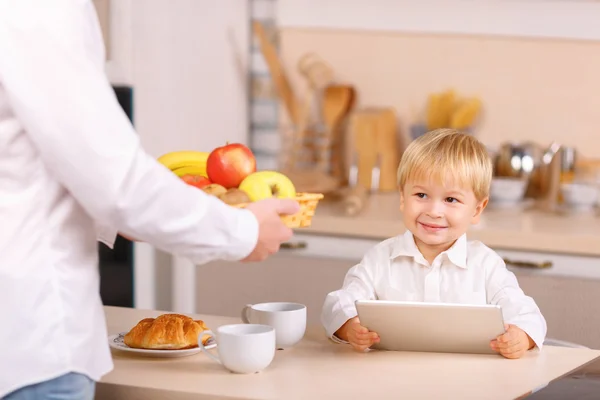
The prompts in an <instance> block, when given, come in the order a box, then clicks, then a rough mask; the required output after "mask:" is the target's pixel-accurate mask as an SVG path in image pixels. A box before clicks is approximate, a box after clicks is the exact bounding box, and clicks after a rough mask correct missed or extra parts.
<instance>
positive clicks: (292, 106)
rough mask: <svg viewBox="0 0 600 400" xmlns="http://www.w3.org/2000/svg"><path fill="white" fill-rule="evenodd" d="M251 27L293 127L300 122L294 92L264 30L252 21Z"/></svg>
mask: <svg viewBox="0 0 600 400" xmlns="http://www.w3.org/2000/svg"><path fill="white" fill-rule="evenodd" d="M252 26H253V30H254V34H255V35H256V36H257V37H258V41H259V43H260V49H261V52H262V54H263V57H264V58H265V61H266V63H267V65H268V67H269V72H270V74H271V79H272V81H273V83H274V84H275V88H276V91H277V94H278V95H279V97H280V98H281V101H282V102H283V105H284V108H285V110H286V112H287V115H288V117H289V119H290V121H291V122H292V124H293V125H296V126H297V125H298V123H299V122H300V115H299V111H300V110H299V106H298V103H297V100H296V97H295V95H294V91H293V90H292V87H291V85H290V83H289V80H288V78H287V75H286V73H285V70H284V68H283V66H282V65H281V62H280V61H279V57H278V55H277V50H276V49H275V46H274V45H273V44H272V43H271V42H270V41H269V38H268V37H267V33H266V32H265V28H264V26H263V25H262V24H261V23H260V22H258V21H254V23H253V25H252Z"/></svg>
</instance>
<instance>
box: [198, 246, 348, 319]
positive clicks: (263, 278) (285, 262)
mask: <svg viewBox="0 0 600 400" xmlns="http://www.w3.org/2000/svg"><path fill="white" fill-rule="evenodd" d="M351 266H352V263H351V262H350V261H347V260H336V259H331V258H324V257H300V256H297V255H293V254H289V253H286V251H285V250H283V251H282V252H281V253H280V254H277V255H275V256H273V257H271V258H270V259H268V260H266V261H263V262H261V263H256V264H240V263H228V262H213V263H209V264H207V265H204V266H199V267H198V269H197V273H196V283H197V285H196V291H197V297H196V299H197V303H196V311H197V312H199V313H206V314H217V315H227V316H234V317H237V316H239V315H240V311H241V309H242V307H243V306H244V305H246V304H255V303H260V302H269V301H290V302H298V303H302V304H305V305H306V306H307V312H308V323H309V324H313V325H316V324H319V323H320V322H319V318H320V314H321V307H322V306H323V301H324V300H325V296H326V295H327V293H329V292H331V291H333V290H336V289H339V288H340V287H341V285H342V282H343V280H344V276H345V274H346V272H347V271H348V269H349V268H350V267H351Z"/></svg>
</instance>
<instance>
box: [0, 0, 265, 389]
mask: <svg viewBox="0 0 600 400" xmlns="http://www.w3.org/2000/svg"><path fill="white" fill-rule="evenodd" d="M117 231H119V232H123V233H124V234H126V235H130V236H132V237H136V238H139V239H141V240H144V241H147V242H150V243H152V244H154V245H155V246H156V247H157V248H160V249H162V250H165V251H168V252H172V253H175V254H177V255H178V256H181V257H187V258H189V259H191V260H192V261H193V262H195V263H204V262H207V261H209V260H212V259H216V258H221V259H227V260H238V259H241V258H243V257H245V256H247V255H248V254H249V253H250V252H251V251H252V249H253V248H254V246H255V245H256V240H257V236H258V223H257V221H256V218H255V217H254V216H253V215H252V213H251V212H249V211H247V210H237V209H234V208H231V207H228V206H226V205H225V204H224V203H222V202H221V201H219V200H217V199H215V198H213V197H209V196H207V195H205V194H204V193H203V192H202V191H201V190H198V189H196V188H194V187H191V186H188V185H186V184H184V183H183V182H182V181H181V180H180V179H179V178H177V177H176V176H175V175H174V174H172V173H171V172H170V171H168V170H167V169H166V168H164V167H163V166H161V165H160V164H158V163H157V162H156V161H155V160H154V159H153V158H152V157H150V156H149V155H148V154H146V153H145V152H144V151H143V150H142V148H141V147H140V141H139V138H138V136H137V134H136V133H135V131H134V129H133V127H132V126H131V124H130V122H129V120H128V118H127V116H126V115H125V113H124V112H123V111H122V109H121V108H120V106H119V103H118V102H117V100H116V97H115V95H114V92H113V90H112V87H111V85H110V83H109V82H108V81H107V78H106V77H105V74H104V45H103V42H102V36H101V32H100V29H99V25H98V21H97V16H96V13H95V9H94V6H93V4H92V3H91V1H90V0H53V1H47V0H2V1H0V321H2V322H1V326H2V328H1V329H0V343H1V345H0V398H1V397H3V396H4V395H6V394H7V393H9V392H11V391H13V390H15V389H17V388H20V387H22V386H25V385H29V384H33V383H36V382H40V381H44V380H48V379H52V378H54V377H57V376H59V375H62V374H64V373H67V372H70V371H75V372H80V373H83V374H86V375H88V376H89V377H91V378H92V379H94V380H98V379H100V377H101V376H102V375H103V374H105V373H107V372H108V371H110V370H111V368H112V361H111V357H110V351H109V347H108V343H107V332H106V326H105V317H104V314H103V309H102V302H101V299H100V295H99V272H98V249H97V240H96V239H97V236H96V233H98V234H99V236H98V237H101V238H103V239H104V241H106V242H107V243H108V244H111V243H112V242H113V241H114V238H115V234H116V232H117Z"/></svg>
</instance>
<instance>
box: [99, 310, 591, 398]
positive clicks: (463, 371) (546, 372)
mask: <svg viewBox="0 0 600 400" xmlns="http://www.w3.org/2000/svg"><path fill="white" fill-rule="evenodd" d="M104 309H105V312H106V319H107V324H108V330H109V334H115V333H118V332H123V331H127V330H129V329H130V328H131V327H133V326H134V325H135V324H136V323H137V322H138V321H139V320H141V319H143V318H146V317H155V316H158V315H159V314H161V312H159V311H146V310H137V309H129V308H118V307H105V308H104ZM194 318H195V319H202V320H204V321H205V323H206V324H207V326H208V327H209V328H211V329H215V328H216V327H218V326H220V325H223V324H230V323H239V322H240V321H239V319H237V318H230V317H219V316H210V315H196V316H194ZM598 357H600V351H598V350H589V349H574V348H564V347H554V346H546V347H544V349H543V350H542V351H541V352H538V351H531V352H529V353H528V354H527V355H526V356H525V357H523V358H521V359H519V360H507V359H504V358H502V357H500V356H496V355H466V354H442V353H416V352H414V353H413V352H385V351H377V352H373V353H357V352H355V351H353V350H352V349H351V348H350V347H349V346H346V345H339V344H335V343H332V342H331V341H329V340H328V339H326V338H325V337H324V334H323V332H322V331H321V330H320V329H309V330H308V331H307V334H306V335H305V338H304V339H303V340H302V341H301V342H300V343H299V344H298V345H297V346H295V347H293V348H291V349H286V350H282V351H278V352H277V354H276V355H275V359H274V361H273V363H272V364H271V365H270V366H269V367H268V368H267V369H266V370H264V371H262V372H260V373H258V374H252V375H238V374H232V373H230V372H228V371H227V370H225V369H224V368H222V367H221V366H220V365H219V364H217V363H216V362H214V361H213V360H211V359H209V358H208V357H207V356H206V355H204V354H202V353H200V354H195V355H192V356H188V357H182V358H170V359H167V358H163V359H158V358H147V357H141V356H135V355H131V354H130V353H126V352H122V351H118V350H116V351H115V350H113V359H114V363H115V368H114V370H113V371H112V372H111V373H109V374H107V375H106V376H105V377H104V378H103V379H102V380H101V382H99V384H98V386H97V392H96V399H98V400H103V399H110V400H120V399H127V400H137V399H140V400H141V399H144V400H153V399H165V398H168V399H170V400H180V399H186V400H187V399H230V400H231V399H322V398H329V399H337V398H359V397H364V398H378V399H385V398H397V397H402V398H409V399H417V398H418V399H443V398H450V397H451V398H460V399H483V398H485V399H489V400H494V399H514V398H517V397H519V396H522V395H524V394H526V393H528V392H530V391H531V390H535V389H536V388H539V387H542V386H544V385H545V384H546V383H548V382H550V381H552V380H554V379H557V378H559V377H561V376H563V375H565V374H567V373H569V372H571V371H573V370H575V369H577V368H579V367H581V366H583V365H584V364H587V363H589V362H591V361H592V360H594V359H596V358H598Z"/></svg>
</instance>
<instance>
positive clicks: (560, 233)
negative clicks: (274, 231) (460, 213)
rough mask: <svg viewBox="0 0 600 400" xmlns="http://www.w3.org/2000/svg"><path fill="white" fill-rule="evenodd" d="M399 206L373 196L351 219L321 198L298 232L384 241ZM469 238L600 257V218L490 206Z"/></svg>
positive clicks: (392, 197)
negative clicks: (308, 224)
mask: <svg viewBox="0 0 600 400" xmlns="http://www.w3.org/2000/svg"><path fill="white" fill-rule="evenodd" d="M399 204H400V198H399V195H398V194H396V193H393V194H375V195H372V196H371V197H370V198H369V200H368V202H367V204H366V206H365V208H364V209H363V210H362V212H361V213H360V214H359V215H357V216H355V217H349V216H346V215H343V213H342V206H341V205H340V203H338V202H334V201H326V200H323V201H321V203H319V206H318V207H317V210H316V213H315V216H314V217H313V220H312V225H311V226H310V227H308V228H302V229H299V230H298V233H303V234H320V235H329V236H350V237H360V238H367V239H377V240H380V239H385V238H388V237H391V236H394V235H397V234H399V233H401V232H404V230H405V228H404V224H403V223H402V215H401V213H400V211H399ZM469 239H471V240H481V241H482V242H484V243H485V244H486V245H488V246H490V247H492V248H496V249H511V250H524V251H536V252H551V253H565V254H579V255H589V256H600V217H598V216H597V214H596V215H589V214H561V213H549V212H542V211H539V210H533V209H527V208H523V209H519V208H517V209H497V208H494V207H493V206H492V205H490V206H488V208H487V209H486V210H484V212H483V214H482V217H481V222H480V223H479V224H478V225H475V226H473V227H472V228H471V230H470V232H469Z"/></svg>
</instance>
